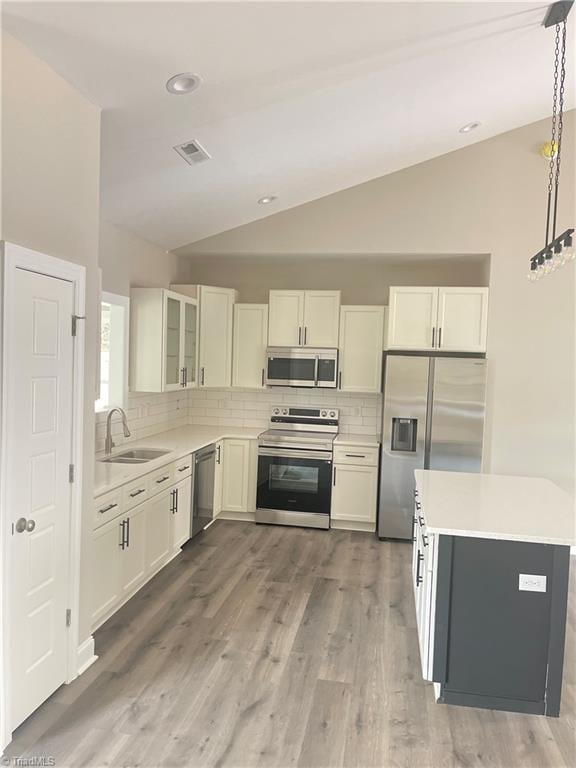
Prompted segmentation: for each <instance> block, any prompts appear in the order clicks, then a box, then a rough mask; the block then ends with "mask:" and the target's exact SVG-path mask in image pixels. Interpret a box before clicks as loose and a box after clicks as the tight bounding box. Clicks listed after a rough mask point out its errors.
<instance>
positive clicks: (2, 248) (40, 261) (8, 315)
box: [0, 241, 86, 751]
mask: <svg viewBox="0 0 576 768" xmlns="http://www.w3.org/2000/svg"><path fill="white" fill-rule="evenodd" d="M18 269H23V270H26V271H29V272H36V273H39V274H42V275H46V276H47V277H53V278H56V279H60V280H66V281H68V282H70V283H71V284H72V286H73V289H74V314H75V315H77V316H78V317H81V318H84V317H85V307H86V267H84V266H82V265H80V264H75V263H73V262H70V261H64V260H63V259H58V258H55V257H54V256H48V255H47V254H44V253H40V252H38V251H33V250H31V249H29V248H25V247H23V246H20V245H15V244H14V243H8V242H6V241H4V242H0V295H1V296H2V300H3V309H2V314H1V317H0V325H1V341H0V344H1V348H0V352H1V356H0V359H1V369H2V370H1V379H0V398H1V408H0V428H1V427H2V425H4V424H5V423H6V414H7V409H8V405H9V404H8V403H7V402H6V383H7V377H6V371H7V367H8V365H9V364H10V361H11V359H12V355H13V354H14V338H15V334H14V333H13V332H12V331H13V327H12V326H13V319H14V313H13V309H14V299H15V292H14V283H15V277H16V270H18ZM70 323H72V319H70ZM77 329H78V330H77V334H76V336H75V337H73V374H72V375H73V384H72V386H73V399H72V424H73V428H72V445H71V449H72V455H71V457H70V463H71V464H74V470H75V477H74V482H73V483H72V487H71V495H70V549H69V562H68V567H69V570H68V573H69V580H68V605H69V606H70V608H71V610H72V623H71V626H70V628H69V633H68V648H67V652H66V659H67V661H66V680H65V682H67V683H70V682H72V680H74V678H75V677H77V675H78V653H77V650H78V637H79V628H78V619H79V613H80V553H81V536H82V490H83V464H82V452H83V445H82V441H83V433H84V429H83V427H84V398H85V381H84V359H85V328H84V323H82V322H80V323H77ZM8 444H9V440H8V435H6V432H5V430H4V429H2V431H1V441H0V556H1V559H2V563H3V566H2V571H1V572H0V626H1V627H2V631H1V632H0V674H1V675H2V679H3V680H4V685H3V686H2V687H1V690H0V751H1V750H3V749H4V748H5V747H6V746H7V744H9V743H10V741H11V740H12V726H11V721H10V700H11V678H10V658H9V650H8V649H9V638H10V629H9V623H10V617H11V604H10V595H11V590H10V587H11V570H12V569H11V565H12V564H11V547H10V541H11V535H10V534H9V519H8V511H7V509H6V507H7V504H6V483H4V482H3V478H5V477H6V473H7V450H8ZM63 620H64V617H63Z"/></svg>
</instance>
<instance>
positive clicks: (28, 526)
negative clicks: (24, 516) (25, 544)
mask: <svg viewBox="0 0 576 768" xmlns="http://www.w3.org/2000/svg"><path fill="white" fill-rule="evenodd" d="M34 528H36V520H28V522H27V523H26V530H27V531H28V533H32V531H33V530H34Z"/></svg>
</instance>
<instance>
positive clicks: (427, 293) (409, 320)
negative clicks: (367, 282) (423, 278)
mask: <svg viewBox="0 0 576 768" xmlns="http://www.w3.org/2000/svg"><path fill="white" fill-rule="evenodd" d="M388 312H389V314H388V344H387V346H388V349H434V346H435V343H436V318H437V314H438V288H419V287H409V288H408V287H406V288H404V287H400V288H390V302H389V310H388Z"/></svg>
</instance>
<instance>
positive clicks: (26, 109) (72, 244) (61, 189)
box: [1, 34, 100, 642]
mask: <svg viewBox="0 0 576 768" xmlns="http://www.w3.org/2000/svg"><path fill="white" fill-rule="evenodd" d="M2 161H3V163H2V192H3V195H2V232H1V238H2V239H4V240H7V241H10V242H13V243H16V244H18V245H23V246H27V247H29V248H33V249H34V250H37V251H41V252H43V253H47V254H50V255H51V256H56V257H57V258H60V259H66V260H68V261H72V262H76V263H78V264H82V265H84V266H85V267H86V278H87V279H86V286H87V288H86V290H87V293H86V315H87V319H86V324H85V333H86V357H85V364H84V371H85V382H86V403H85V414H84V429H85V433H84V441H83V453H84V459H83V465H84V466H83V470H84V505H83V510H84V520H83V546H82V575H81V590H82V594H86V590H87V586H88V584H87V579H88V573H89V555H90V547H89V540H88V536H89V532H90V530H91V524H92V515H91V509H92V503H91V499H92V488H93V469H94V404H93V399H92V395H93V393H94V386H93V382H94V380H95V375H96V307H97V286H98V228H99V179H100V111H99V109H98V108H97V107H95V106H94V105H93V104H91V103H90V102H88V101H86V99H84V98H83V97H82V96H81V95H80V94H79V93H78V92H77V91H75V90H74V89H73V88H72V87H71V86H70V85H69V84H68V83H67V82H65V81H64V80H63V79H62V78H61V77H59V76H58V75H57V74H56V73H55V72H54V71H53V70H51V69H50V68H49V67H48V66H47V65H46V64H45V63H44V62H43V61H41V60H40V59H38V58H37V57H36V56H35V55H34V54H33V53H32V52H31V51H30V50H29V49H28V48H26V47H25V46H24V45H22V44H21V43H20V42H18V41H16V40H15V39H14V38H12V37H10V36H9V35H7V34H3V35H2ZM84 608H86V601H85V600H82V601H81V611H82V613H81V616H80V641H81V642H82V640H84V639H85V638H86V637H88V635H89V634H90V631H89V626H88V613H87V611H86V610H82V609H84Z"/></svg>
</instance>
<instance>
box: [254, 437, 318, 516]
mask: <svg viewBox="0 0 576 768" xmlns="http://www.w3.org/2000/svg"><path fill="white" fill-rule="evenodd" d="M331 498H332V454H331V453H330V452H328V451H299V450H291V449H289V448H285V449H277V448H260V449H259V451H258V489H257V494H256V507H257V509H258V510H272V511H278V512H286V513H294V515H297V514H298V513H311V514H316V515H323V516H325V522H326V527H328V522H329V519H330V502H331ZM296 524H298V523H296Z"/></svg>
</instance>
